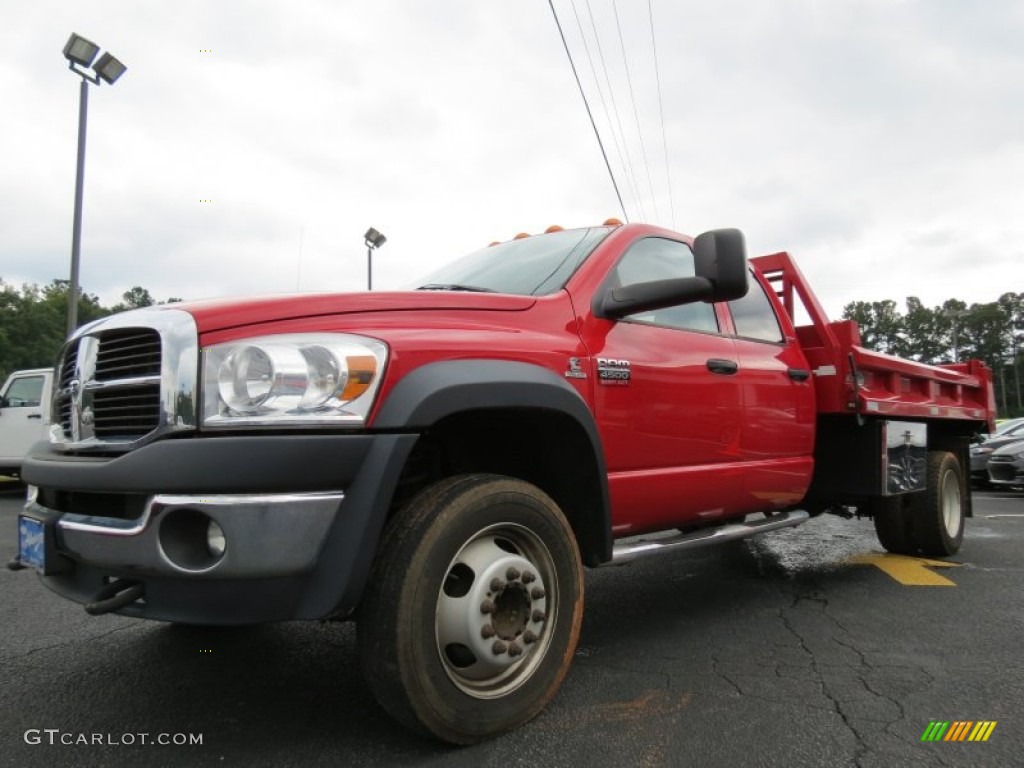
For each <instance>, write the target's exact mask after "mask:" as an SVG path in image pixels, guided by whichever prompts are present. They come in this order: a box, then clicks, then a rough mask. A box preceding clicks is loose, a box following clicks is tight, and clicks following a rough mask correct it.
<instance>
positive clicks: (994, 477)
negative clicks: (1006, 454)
mask: <svg viewBox="0 0 1024 768" xmlns="http://www.w3.org/2000/svg"><path fill="white" fill-rule="evenodd" d="M988 479H989V482H991V483H992V484H994V485H1020V486H1024V459H1012V460H1009V461H1006V460H1003V459H1002V458H1001V457H1000V458H997V459H994V460H992V461H990V462H989V464H988Z"/></svg>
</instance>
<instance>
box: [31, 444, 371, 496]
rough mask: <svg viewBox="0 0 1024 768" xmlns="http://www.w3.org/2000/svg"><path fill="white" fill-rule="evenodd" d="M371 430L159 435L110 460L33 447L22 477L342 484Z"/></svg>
mask: <svg viewBox="0 0 1024 768" xmlns="http://www.w3.org/2000/svg"><path fill="white" fill-rule="evenodd" d="M375 439H376V438H375V437H374V436H373V435H253V436H242V437H217V438H198V437H197V438H192V439H186V440H180V439H179V440H161V441H159V442H155V443H150V444H149V445H146V446H143V447H142V448H139V449H138V450H135V451H132V452H130V453H126V454H123V455H121V456H117V457H114V458H97V457H93V456H89V457H85V456H73V455H67V454H64V453H61V452H59V451H57V450H55V449H54V448H53V447H52V446H50V445H49V444H47V443H37V444H36V445H35V446H33V448H32V450H31V452H30V453H29V455H28V456H27V457H26V458H25V462H24V464H23V466H22V480H23V481H24V482H26V483H30V484H32V485H37V486H39V487H40V488H47V489H52V490H73V491H79V492H97V493H99V492H108V493H144V494H154V493H282V492H287V491H301V492H310V491H330V490H334V489H337V488H344V487H345V486H347V485H348V484H349V483H351V482H352V481H353V480H354V478H355V477H356V475H357V474H358V472H359V467H360V466H361V465H362V463H363V459H364V458H365V456H366V454H367V453H368V452H369V450H370V446H371V444H372V443H373V441H374V440H375Z"/></svg>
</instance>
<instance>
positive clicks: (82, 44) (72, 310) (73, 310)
mask: <svg viewBox="0 0 1024 768" xmlns="http://www.w3.org/2000/svg"><path fill="white" fill-rule="evenodd" d="M99 52H100V48H99V46H98V45H96V44H95V43H93V42H90V41H89V40H86V39H85V38H84V37H80V36H79V35H76V34H74V33H72V34H71V37H70V38H68V42H67V43H66V44H65V46H64V58H65V59H67V60H68V68H69V69H70V70H71V71H72V72H74V73H75V74H76V75H79V76H80V77H81V78H82V85H81V88H80V89H79V92H78V93H79V97H78V168H77V171H76V174H75V217H74V223H73V224H72V230H71V285H70V286H69V288H68V336H70V335H71V334H72V333H74V331H75V328H77V327H78V263H79V258H80V254H81V245H82V187H83V183H84V179H85V125H86V118H87V116H88V113H89V83H95V84H96V85H99V84H100V83H101V82H106V83H108V84H110V85H113V84H114V83H115V82H116V81H117V78H119V77H120V76H121V75H123V74H124V72H125V70H126V69H127V67H126V66H125V65H124V64H122V63H121V62H120V61H118V60H117V59H115V58H114V57H113V56H111V55H110V54H109V53H104V54H103V55H102V56H100V57H99V59H98V60H97V61H96V63H95V64H94V63H93V60H94V59H96V54H97V53H99ZM76 65H77V66H76ZM86 67H92V70H93V71H92V73H91V74H90V73H89V72H88V71H87V70H86Z"/></svg>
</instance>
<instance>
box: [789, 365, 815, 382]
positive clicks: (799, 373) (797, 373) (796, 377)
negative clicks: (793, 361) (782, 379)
mask: <svg viewBox="0 0 1024 768" xmlns="http://www.w3.org/2000/svg"><path fill="white" fill-rule="evenodd" d="M786 373H788V374H789V378H791V379H792V380H793V381H807V380H808V379H809V378H811V372H810V371H808V370H806V369H804V368H790V369H789V370H788V371H786Z"/></svg>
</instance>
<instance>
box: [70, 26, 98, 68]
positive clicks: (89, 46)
mask: <svg viewBox="0 0 1024 768" xmlns="http://www.w3.org/2000/svg"><path fill="white" fill-rule="evenodd" d="M99 52H100V47H99V46H98V45H96V43H94V42H92V41H91V40H86V39H85V38H84V37H82V36H81V35H76V34H75V33H74V32H72V33H71V37H70V38H68V41H67V43H66V44H65V45H64V58H65V59H67V60H68V61H70V62H71V63H72V64H77V65H78V66H80V67H88V66H89V65H90V64H92V60H93V59H95V58H96V54H97V53H99Z"/></svg>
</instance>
